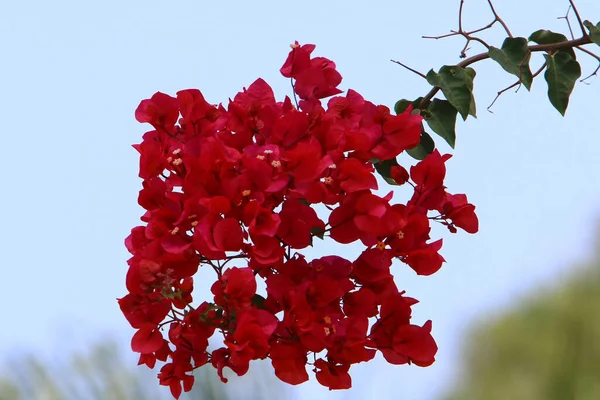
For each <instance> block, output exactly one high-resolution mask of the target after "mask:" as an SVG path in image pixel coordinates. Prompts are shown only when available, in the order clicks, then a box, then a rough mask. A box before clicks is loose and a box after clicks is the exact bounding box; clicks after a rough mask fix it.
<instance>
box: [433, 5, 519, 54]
mask: <svg viewBox="0 0 600 400" xmlns="http://www.w3.org/2000/svg"><path fill="white" fill-rule="evenodd" d="M488 4H489V6H490V9H491V10H492V13H493V14H494V20H493V21H492V22H490V23H489V24H487V25H486V26H484V27H482V28H479V29H475V30H472V31H465V30H464V29H463V9H464V5H465V0H461V1H460V6H459V8H458V31H454V30H453V31H450V33H446V34H445V35H440V36H422V38H423V39H436V40H437V39H444V38H447V37H451V36H459V35H460V36H462V37H464V38H465V39H466V41H467V43H465V46H464V47H463V49H462V50H461V51H460V58H467V50H469V44H470V43H471V42H479V43H481V44H482V45H483V46H485V48H487V49H489V48H490V45H489V44H487V43H486V42H485V41H484V40H483V39H481V38H478V37H476V36H473V34H475V33H479V32H482V31H485V30H486V29H490V28H491V27H492V26H494V24H495V23H496V22H498V23H500V24H501V25H502V27H503V28H504V30H505V31H506V33H507V34H508V36H510V37H513V36H512V33H511V32H510V30H509V29H508V26H507V25H506V23H505V22H504V20H503V19H502V18H500V16H499V15H498V13H497V12H496V9H495V8H494V5H493V4H492V1H491V0H488Z"/></svg>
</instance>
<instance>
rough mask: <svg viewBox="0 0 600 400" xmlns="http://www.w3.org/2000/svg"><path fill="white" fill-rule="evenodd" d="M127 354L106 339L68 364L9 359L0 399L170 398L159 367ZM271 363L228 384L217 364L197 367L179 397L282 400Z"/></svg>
mask: <svg viewBox="0 0 600 400" xmlns="http://www.w3.org/2000/svg"><path fill="white" fill-rule="evenodd" d="M124 355H125V353H124V352H123V351H122V350H121V349H120V348H119V346H118V345H117V344H115V343H113V342H105V343H100V344H97V345H94V346H93V347H92V348H91V350H90V351H89V352H87V353H85V354H83V353H74V354H72V355H71V356H70V357H69V358H68V359H67V361H66V362H53V361H46V360H42V359H41V358H38V357H35V356H32V355H29V356H18V357H17V358H16V359H11V360H10V361H9V362H8V363H7V365H6V366H7V367H9V368H8V369H7V370H6V372H5V373H4V374H3V375H2V376H0V400H167V399H172V397H171V395H170V392H169V389H168V388H167V387H164V386H159V383H158V379H157V378H156V374H157V373H158V369H159V368H160V367H159V365H157V367H156V368H155V370H149V369H148V368H146V367H145V366H141V367H138V366H136V365H135V363H134V362H132V361H131V359H125V357H124ZM257 364H258V365H257ZM267 367H268V365H265V363H264V362H263V363H260V362H258V363H256V362H255V363H253V364H252V368H251V372H249V374H247V376H245V377H243V378H237V377H235V375H234V374H232V373H231V374H227V376H228V377H230V378H231V380H230V383H228V384H223V383H222V382H221V381H220V380H219V378H218V377H217V374H216V371H215V370H214V368H212V367H210V366H207V367H205V368H199V369H198V370H196V371H195V376H196V383H195V385H194V388H193V389H192V391H191V392H189V393H184V394H183V395H182V396H181V400H200V399H202V400H230V399H235V400H238V399H239V400H258V399H265V398H267V397H268V396H266V395H265V394H266V393H268V389H267V388H268V387H270V388H271V389H270V390H273V389H275V391H276V392H277V393H279V394H281V396H283V397H281V398H289V397H288V396H286V395H285V394H284V393H285V388H283V387H282V386H283V385H282V384H281V383H279V382H277V381H275V377H274V374H273V373H272V371H267ZM271 370H272V368H271ZM252 371H254V372H252ZM225 372H230V371H225ZM232 375H233V376H232ZM271 376H273V379H271V378H270V377H271ZM278 396H279V395H278ZM277 398H280V397H277Z"/></svg>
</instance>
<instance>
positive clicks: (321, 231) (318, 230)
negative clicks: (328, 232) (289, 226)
mask: <svg viewBox="0 0 600 400" xmlns="http://www.w3.org/2000/svg"><path fill="white" fill-rule="evenodd" d="M310 233H311V234H312V235H313V236H316V237H318V238H319V239H321V240H323V237H324V235H325V229H323V228H320V227H318V226H313V227H312V228H310Z"/></svg>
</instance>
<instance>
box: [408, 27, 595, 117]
mask: <svg viewBox="0 0 600 400" xmlns="http://www.w3.org/2000/svg"><path fill="white" fill-rule="evenodd" d="M589 43H592V40H591V39H590V37H589V36H584V37H580V38H578V39H575V40H567V41H564V42H558V43H550V44H536V45H533V46H529V51H531V52H532V53H534V52H538V51H556V50H560V49H565V48H573V47H579V46H583V45H585V44H589ZM487 58H490V54H489V53H487V52H486V53H480V54H477V55H474V56H472V57H469V58H467V59H466V60H463V61H461V62H459V63H458V64H457V65H456V66H458V67H461V68H465V67H467V66H469V65H471V64H474V63H476V62H479V61H482V60H485V59H487ZM439 90H440V88H439V87H437V86H435V87H433V88H432V89H431V90H430V91H429V93H427V94H426V95H425V97H423V100H421V103H420V104H419V108H420V109H424V108H426V107H427V105H429V102H430V101H431V99H433V96H435V95H436V94H437V92H439Z"/></svg>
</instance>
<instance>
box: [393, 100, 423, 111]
mask: <svg viewBox="0 0 600 400" xmlns="http://www.w3.org/2000/svg"><path fill="white" fill-rule="evenodd" d="M422 100H423V97H419V98H418V99H416V100H414V101H408V100H406V99H402V100H398V101H397V102H396V105H395V106H394V111H396V115H400V114H402V113H403V112H404V111H406V109H407V108H408V106H410V105H411V104H412V106H413V110H416V109H418V108H419V104H420V103H421V101H422Z"/></svg>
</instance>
